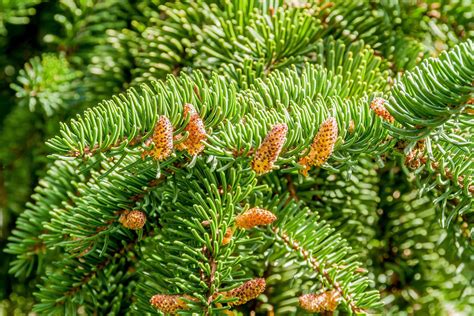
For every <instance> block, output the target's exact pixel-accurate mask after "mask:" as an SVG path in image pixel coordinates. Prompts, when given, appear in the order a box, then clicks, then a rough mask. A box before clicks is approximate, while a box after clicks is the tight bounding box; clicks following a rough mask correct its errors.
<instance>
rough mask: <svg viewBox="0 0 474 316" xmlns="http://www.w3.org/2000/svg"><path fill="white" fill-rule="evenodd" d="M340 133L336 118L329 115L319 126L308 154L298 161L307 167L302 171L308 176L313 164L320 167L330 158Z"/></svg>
mask: <svg viewBox="0 0 474 316" xmlns="http://www.w3.org/2000/svg"><path fill="white" fill-rule="evenodd" d="M338 134H339V130H338V127H337V121H336V119H335V118H334V117H329V118H328V119H327V120H326V121H324V122H323V123H322V124H321V126H320V127H319V131H318V133H317V134H316V136H315V137H314V139H313V143H312V144H311V148H310V149H309V152H308V154H307V155H306V156H304V157H302V158H301V159H300V160H299V161H298V163H299V164H300V165H303V166H304V167H305V169H303V170H302V171H301V173H303V174H304V175H305V176H306V175H307V174H308V170H309V169H310V167H311V166H317V167H319V166H321V165H322V164H324V163H325V162H326V161H327V160H328V159H329V157H330V156H331V154H332V152H333V150H334V145H335V144H336V140H337V136H338Z"/></svg>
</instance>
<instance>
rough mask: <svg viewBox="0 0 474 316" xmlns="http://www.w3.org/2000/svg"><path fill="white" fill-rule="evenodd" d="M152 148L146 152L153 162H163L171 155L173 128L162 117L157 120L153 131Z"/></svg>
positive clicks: (165, 118)
mask: <svg viewBox="0 0 474 316" xmlns="http://www.w3.org/2000/svg"><path fill="white" fill-rule="evenodd" d="M152 140H153V144H154V147H153V149H151V150H150V151H148V152H147V153H148V155H150V156H152V157H153V159H155V160H164V159H166V158H168V157H169V155H171V152H172V151H173V126H172V125H171V122H170V120H169V119H168V118H167V117H166V116H164V115H162V116H160V118H159V119H158V122H157V123H156V125H155V129H154V131H153V137H152Z"/></svg>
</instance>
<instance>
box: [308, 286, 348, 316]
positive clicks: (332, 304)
mask: <svg viewBox="0 0 474 316" xmlns="http://www.w3.org/2000/svg"><path fill="white" fill-rule="evenodd" d="M339 298H340V294H339V292H337V291H326V292H323V293H321V294H304V295H302V296H300V298H299V301H300V306H301V307H302V308H303V309H305V310H307V311H308V312H312V313H320V312H333V311H335V310H336V308H337V305H338V304H339Z"/></svg>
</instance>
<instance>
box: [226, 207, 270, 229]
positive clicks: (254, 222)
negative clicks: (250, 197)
mask: <svg viewBox="0 0 474 316" xmlns="http://www.w3.org/2000/svg"><path fill="white" fill-rule="evenodd" d="M276 219H277V217H276V216H275V214H273V213H272V212H270V211H267V210H265V209H261V208H257V207H254V208H251V209H249V210H247V211H245V212H243V213H242V214H240V215H238V216H237V217H236V218H235V225H236V226H237V227H238V228H244V229H250V228H253V227H255V226H261V225H268V224H271V223H273V222H274V221H275V220H276Z"/></svg>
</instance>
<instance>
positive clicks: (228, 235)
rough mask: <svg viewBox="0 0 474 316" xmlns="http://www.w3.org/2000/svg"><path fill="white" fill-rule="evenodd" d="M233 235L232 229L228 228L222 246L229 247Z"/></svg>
mask: <svg viewBox="0 0 474 316" xmlns="http://www.w3.org/2000/svg"><path fill="white" fill-rule="evenodd" d="M233 234H234V232H233V231H232V229H231V228H230V227H229V228H227V230H226V231H225V235H224V238H223V239H222V244H223V245H227V244H228V243H230V241H231V240H232V235H233Z"/></svg>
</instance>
